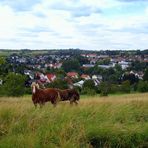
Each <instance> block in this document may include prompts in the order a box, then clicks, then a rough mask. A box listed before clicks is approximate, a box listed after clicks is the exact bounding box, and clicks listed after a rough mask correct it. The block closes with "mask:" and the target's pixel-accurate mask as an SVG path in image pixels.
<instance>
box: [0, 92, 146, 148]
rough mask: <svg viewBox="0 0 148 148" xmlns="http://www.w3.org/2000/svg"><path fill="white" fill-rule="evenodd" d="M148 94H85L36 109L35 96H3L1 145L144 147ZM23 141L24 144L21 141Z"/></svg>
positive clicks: (32, 147)
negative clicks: (77, 99)
mask: <svg viewBox="0 0 148 148" xmlns="http://www.w3.org/2000/svg"><path fill="white" fill-rule="evenodd" d="M147 141H148V93H144V94H128V95H114V96H109V97H99V96H94V97H87V96H82V97H81V100H80V103H79V105H78V106H75V105H73V106H71V105H70V104H69V102H60V103H59V104H58V105H57V107H53V106H52V105H51V103H47V104H46V105H45V106H44V107H43V108H42V109H40V108H39V107H38V108H37V109H35V108H34V106H33V103H32V101H31V96H24V97H20V98H11V97H10V98H0V147H2V148H3V147H26V148H27V147H31V148H36V147H52V148H54V147H63V148H66V147H74V148H77V147H90V146H92V147H146V146H147V145H148V143H147ZM22 145H23V146H22Z"/></svg>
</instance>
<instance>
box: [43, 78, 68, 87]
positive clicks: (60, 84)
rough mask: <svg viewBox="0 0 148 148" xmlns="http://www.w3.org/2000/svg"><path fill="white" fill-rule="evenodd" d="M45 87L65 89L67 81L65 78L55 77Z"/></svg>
mask: <svg viewBox="0 0 148 148" xmlns="http://www.w3.org/2000/svg"><path fill="white" fill-rule="evenodd" d="M46 87H50V88H59V89H67V88H68V84H67V82H66V81H65V80H62V79H57V80H55V81H54V82H52V83H49V84H47V85H46Z"/></svg>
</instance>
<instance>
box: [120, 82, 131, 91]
mask: <svg viewBox="0 0 148 148" xmlns="http://www.w3.org/2000/svg"><path fill="white" fill-rule="evenodd" d="M120 89H121V90H120V91H121V92H123V93H130V82H129V81H128V80H127V81H124V82H122V84H121V87H120Z"/></svg>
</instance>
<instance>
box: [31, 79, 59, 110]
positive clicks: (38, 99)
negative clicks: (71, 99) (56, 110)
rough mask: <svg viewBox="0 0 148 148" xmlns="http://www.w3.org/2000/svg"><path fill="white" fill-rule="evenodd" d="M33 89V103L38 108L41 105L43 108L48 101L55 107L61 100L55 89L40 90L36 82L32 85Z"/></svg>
mask: <svg viewBox="0 0 148 148" xmlns="http://www.w3.org/2000/svg"><path fill="white" fill-rule="evenodd" d="M31 88H32V101H33V103H34V105H35V107H36V106H37V104H39V105H40V107H41V106H42V105H44V104H45V103H46V102H48V101H50V102H51V103H52V104H53V105H54V106H55V105H56V103H57V101H58V100H59V99H60V98H59V97H60V95H59V93H58V92H57V91H56V89H54V88H47V89H40V88H39V85H38V84H36V83H35V82H33V83H32V85H31Z"/></svg>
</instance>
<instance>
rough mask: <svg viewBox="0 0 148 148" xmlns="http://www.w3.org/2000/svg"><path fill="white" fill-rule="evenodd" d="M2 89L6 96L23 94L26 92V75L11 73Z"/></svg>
mask: <svg viewBox="0 0 148 148" xmlns="http://www.w3.org/2000/svg"><path fill="white" fill-rule="evenodd" d="M2 91H3V93H4V95H6V96H22V95H24V93H25V76H23V75H21V74H16V73H9V74H8V75H7V76H6V78H5V83H4V85H3V86H2Z"/></svg>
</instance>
